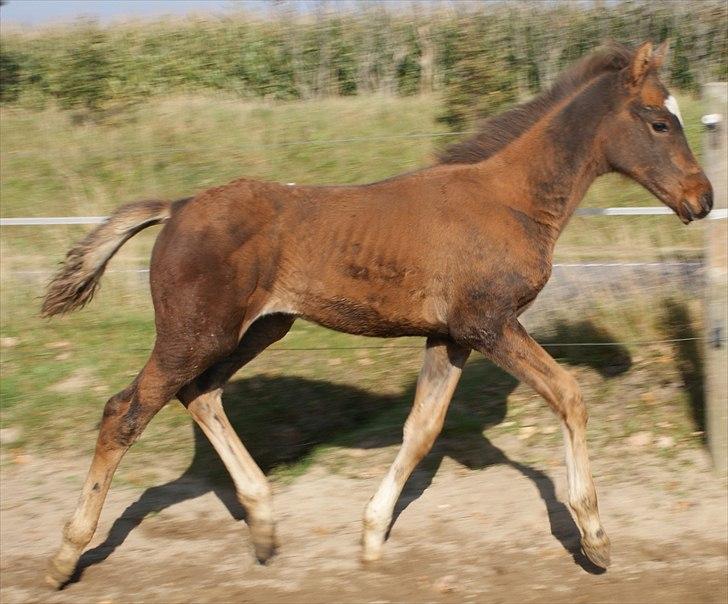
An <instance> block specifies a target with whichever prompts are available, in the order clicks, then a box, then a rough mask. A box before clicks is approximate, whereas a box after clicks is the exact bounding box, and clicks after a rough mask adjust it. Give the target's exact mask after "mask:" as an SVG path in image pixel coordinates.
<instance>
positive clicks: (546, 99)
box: [437, 43, 633, 164]
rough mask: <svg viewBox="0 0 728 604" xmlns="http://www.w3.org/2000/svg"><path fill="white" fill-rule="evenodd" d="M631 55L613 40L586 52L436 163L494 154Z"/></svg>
mask: <svg viewBox="0 0 728 604" xmlns="http://www.w3.org/2000/svg"><path fill="white" fill-rule="evenodd" d="M632 55H633V51H632V50H630V49H629V48H627V47H626V46H624V45H622V44H617V43H610V44H608V45H606V46H604V47H602V48H600V49H598V50H596V51H595V52H593V53H591V54H590V55H587V56H586V57H584V58H583V59H581V60H580V61H579V62H577V63H576V64H575V65H573V66H572V67H570V68H569V69H568V70H567V71H565V72H564V73H563V74H562V75H561V76H559V78H558V79H557V80H556V82H555V83H554V85H553V86H552V87H551V88H549V89H548V90H547V91H546V92H544V93H542V94H540V95H539V96H537V97H536V98H534V99H531V100H530V101H528V102H526V103H523V104H521V105H518V106H516V107H514V108H513V109H509V110H508V111H505V112H503V113H500V114H498V115H495V116H493V117H490V118H488V119H486V120H485V121H484V122H482V124H481V125H480V127H479V129H478V132H477V133H476V134H474V135H473V136H471V137H470V138H468V139H466V140H464V141H461V142H458V143H455V144H453V145H451V146H449V147H447V148H446V149H444V150H443V151H441V152H440V153H439V154H438V157H437V159H438V163H441V164H474V163H476V162H479V161H483V160H484V159H487V158H489V157H491V156H492V155H495V154H496V153H497V152H498V151H500V150H501V149H503V148H504V147H505V146H506V145H507V144H508V143H510V142H512V141H514V140H515V139H517V138H518V137H519V136H521V134H523V133H524V132H526V131H527V130H528V129H529V128H530V127H531V126H533V124H535V123H536V122H537V121H538V120H539V119H540V118H541V116H543V115H544V114H545V113H546V112H548V110H549V109H550V108H551V107H552V106H553V105H554V104H556V103H558V102H559V101H561V100H562V99H564V98H566V97H568V96H569V95H571V94H573V92H574V91H575V90H577V89H579V88H580V87H582V86H583V85H584V84H585V83H586V82H588V81H590V80H592V79H593V78H595V77H597V76H598V75H601V74H602V73H605V72H608V71H619V70H621V69H623V68H624V67H626V66H627V65H629V62H630V59H631V58H632Z"/></svg>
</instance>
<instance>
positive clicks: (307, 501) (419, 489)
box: [0, 436, 728, 604]
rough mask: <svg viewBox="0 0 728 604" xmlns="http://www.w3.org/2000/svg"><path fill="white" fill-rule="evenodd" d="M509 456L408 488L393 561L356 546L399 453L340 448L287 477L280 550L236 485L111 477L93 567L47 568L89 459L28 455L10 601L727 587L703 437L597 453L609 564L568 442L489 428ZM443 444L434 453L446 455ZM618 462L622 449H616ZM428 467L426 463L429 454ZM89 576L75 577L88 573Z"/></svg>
mask: <svg viewBox="0 0 728 604" xmlns="http://www.w3.org/2000/svg"><path fill="white" fill-rule="evenodd" d="M492 444H493V447H494V449H496V450H499V451H500V452H502V455H503V457H502V458H501V460H502V459H507V460H508V463H505V464H503V463H501V464H493V465H489V466H487V467H485V468H483V469H475V470H473V469H469V468H467V467H465V466H462V465H460V464H459V463H457V462H455V461H453V460H452V459H450V458H449V457H447V456H445V457H444V458H442V461H441V463H440V464H439V468H435V470H436V471H434V470H432V469H430V470H426V469H420V470H418V471H417V472H416V473H415V474H414V475H413V478H412V479H411V481H410V482H409V483H408V486H407V487H406V489H405V492H404V495H403V498H402V502H401V504H400V507H399V510H400V511H401V513H400V515H399V517H398V519H397V520H396V522H395V524H394V527H393V529H392V532H391V535H390V539H389V541H388V543H387V545H386V550H385V557H384V559H383V560H382V561H381V562H380V563H378V564H376V565H374V566H371V567H363V566H362V565H361V564H360V563H359V561H358V553H359V531H360V517H361V513H362V511H363V508H364V505H365V504H366V502H367V500H368V498H369V497H370V496H371V495H372V493H373V492H374V490H375V489H376V486H377V484H378V481H379V478H380V477H381V474H382V473H383V472H384V469H385V467H386V464H387V463H388V461H389V460H390V459H391V458H392V457H393V455H394V449H393V448H391V447H388V448H384V449H377V450H364V449H350V450H344V451H341V452H338V453H337V455H340V456H344V457H345V458H346V462H347V463H346V466H347V472H346V473H341V472H336V471H332V469H331V468H332V466H331V464H328V465H327V464H324V463H318V464H316V465H314V466H312V467H311V468H309V469H308V471H307V472H306V473H305V474H303V475H301V476H299V477H297V478H295V479H294V480H292V481H291V482H287V483H284V482H278V483H276V484H275V487H274V492H275V505H276V513H277V517H278V538H279V542H280V549H279V553H278V555H277V556H276V557H275V558H274V559H273V560H272V562H271V563H269V564H268V565H267V566H260V565H258V564H256V563H255V562H254V561H253V557H252V555H251V548H250V542H249V538H248V533H247V528H246V526H245V523H244V521H243V520H242V517H243V513H242V510H241V509H240V508H239V506H238V505H237V503H236V502H235V499H234V496H233V494H232V492H231V491H230V489H229V488H228V487H227V485H214V484H212V483H207V482H205V481H204V480H202V479H199V478H196V477H191V476H189V475H188V474H183V476H182V477H178V476H174V475H172V476H169V479H170V480H168V481H167V482H166V484H165V481H164V480H161V481H160V482H159V484H158V485H157V486H153V487H150V488H148V489H146V490H145V489H138V488H133V487H129V486H125V485H118V484H115V485H114V486H113V487H112V490H111V492H110V495H109V499H108V501H107V504H106V506H105V508H104V511H103V514H102V517H101V521H100V524H99V529H98V531H97V534H96V536H95V537H94V540H93V541H92V543H91V546H90V549H89V552H87V553H86V554H85V555H84V557H83V558H82V561H81V572H80V579H79V580H77V581H76V582H74V583H72V584H70V585H68V586H67V587H66V588H65V589H64V590H63V591H61V592H53V591H50V590H48V589H47V588H46V587H44V586H43V584H42V579H43V575H44V570H45V565H46V563H47V558H48V556H49V555H50V554H51V553H52V552H53V551H54V549H55V548H56V546H57V545H58V542H59V537H60V531H61V527H62V525H63V523H64V521H65V520H66V519H67V516H68V515H69V514H70V512H71V510H72V508H73V506H74V504H75V501H76V498H77V496H78V492H79V489H80V485H81V481H82V477H83V474H84V472H85V469H86V465H87V462H88V460H86V459H78V460H71V461H68V460H48V459H40V458H37V457H28V456H26V457H25V458H24V459H22V460H20V461H21V462H22V463H17V461H18V460H16V462H13V461H12V460H8V459H7V457H6V459H5V463H4V464H3V466H2V507H1V510H0V511H1V521H2V522H1V525H0V528H1V533H0V535H1V541H0V546H1V547H0V552H1V560H0V564H1V573H2V585H1V591H0V600H2V602H3V603H4V604H13V603H16V602H49V603H52V602H98V603H101V602H106V603H109V602H132V601H133V602H170V603H171V602H291V603H294V602H296V603H297V602H337V603H338V602H342V603H344V602H370V603H385V602H415V601H416V602H423V601H432V602H470V601H472V602H489V603H492V604H496V603H499V602H504V603H505V602H519V603H520V602H550V603H553V602H570V603H582V602H583V603H586V602H589V603H591V602H621V603H627V602H639V603H647V602H659V603H661V604H665V603H668V602H680V603H691V602H726V601H727V598H728V548H727V541H728V540H727V535H728V507H727V501H726V483H725V482H724V481H720V480H717V479H716V478H715V477H714V475H713V474H712V473H711V471H710V468H709V465H708V462H707V460H706V458H705V456H704V454H703V453H702V452H701V451H697V450H690V451H684V452H682V453H680V455H679V457H678V458H675V459H671V460H669V461H667V460H665V459H664V458H663V457H661V456H660V455H658V454H657V453H656V452H649V451H648V452H645V451H641V452H639V453H635V452H631V451H629V450H621V451H617V452H615V453H614V455H613V456H610V459H606V458H605V459H595V460H594V463H593V470H594V474H595V476H596V478H597V486H598V489H599V495H600V505H601V510H602V519H603V522H604V525H605V528H606V530H607V532H608V533H609V534H610V536H611V539H612V561H613V564H612V567H611V568H610V569H609V571H607V572H599V571H598V569H595V568H594V567H592V566H590V564H589V563H588V561H586V560H585V559H584V558H583V556H582V555H581V554H580V553H579V552H578V548H577V543H578V532H577V529H576V526H575V525H574V523H573V521H572V519H571V516H570V515H569V513H568V511H567V509H566V507H565V506H564V505H563V503H561V502H562V501H564V500H565V499H564V493H565V472H564V469H563V467H562V464H561V463H560V456H561V451H560V449H558V450H557V449H553V450H551V449H550V448H549V450H547V451H546V452H545V453H546V454H548V455H550V457H548V458H547V459H546V461H545V462H544V463H543V464H542V465H541V466H540V467H538V466H536V465H535V464H531V465H529V464H527V463H525V462H521V461H517V460H519V459H523V457H524V455H523V450H524V447H523V443H521V442H520V441H518V439H515V438H513V437H509V436H503V437H502V438H501V439H494V440H493V443H492ZM436 453H437V450H436V451H435V454H436ZM615 460H621V461H615ZM424 466H425V468H426V467H427V463H425V464H424ZM77 578H78V577H77Z"/></svg>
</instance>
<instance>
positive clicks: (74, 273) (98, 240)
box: [41, 201, 172, 317]
mask: <svg viewBox="0 0 728 604" xmlns="http://www.w3.org/2000/svg"><path fill="white" fill-rule="evenodd" d="M171 215H172V204H171V203H170V202H167V201H140V202H137V203H130V204H128V205H125V206H122V207H120V208H119V209H118V210H116V211H115V212H114V213H113V214H112V215H111V216H109V217H108V218H107V219H106V220H105V221H104V222H103V224H100V225H99V226H97V227H96V228H95V229H94V230H93V231H91V232H90V233H89V234H88V235H86V237H85V238H84V239H83V240H82V241H79V242H78V243H77V244H76V245H74V246H73V247H72V248H71V249H70V250H68V253H67V254H66V260H65V261H64V262H63V266H62V267H61V268H60V269H59V270H58V272H57V273H56V274H55V275H54V277H53V278H52V279H51V281H50V282H49V283H48V287H47V288H46V294H45V297H44V299H43V306H42V308H41V315H42V316H44V317H51V316H53V315H60V314H64V313H67V312H70V311H72V310H76V309H77V308H83V307H84V306H85V305H86V304H88V303H89V302H90V301H91V298H93V295H94V293H95V292H96V288H97V287H98V285H99V280H100V279H101V275H103V274H104V269H106V264H107V263H108V261H109V260H110V259H111V257H112V256H113V255H114V254H115V253H116V252H117V251H118V249H119V248H120V247H121V246H122V245H124V243H125V242H126V241H127V239H130V238H131V237H133V236H134V235H136V234H137V233H138V232H139V231H141V230H142V229H145V228H147V227H149V226H152V225H153V224H159V223H161V222H166V221H167V220H168V219H169V217H170V216H171Z"/></svg>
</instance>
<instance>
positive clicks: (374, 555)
mask: <svg viewBox="0 0 728 604" xmlns="http://www.w3.org/2000/svg"><path fill="white" fill-rule="evenodd" d="M359 559H360V560H361V563H362V564H363V565H365V566H367V565H371V564H374V563H375V562H379V561H380V560H381V559H382V548H381V547H378V548H374V547H368V548H364V549H362V552H361V556H360V557H359Z"/></svg>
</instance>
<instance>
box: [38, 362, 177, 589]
mask: <svg viewBox="0 0 728 604" xmlns="http://www.w3.org/2000/svg"><path fill="white" fill-rule="evenodd" d="M184 381H186V380H185V378H184V377H183V376H182V375H181V374H170V372H169V371H164V370H162V369H161V368H160V365H159V363H158V360H157V357H156V356H155V354H154V353H153V354H152V356H151V358H150V359H149V361H148V362H147V364H146V365H145V367H144V369H142V371H141V372H140V373H139V375H138V376H137V378H136V379H135V380H134V382H133V383H132V384H131V385H130V386H129V387H128V388H126V389H125V390H123V391H121V392H119V393H118V394H116V395H114V396H113V397H111V398H110V399H109V401H108V402H107V403H106V406H105V407H104V414H103V417H102V419H101V427H100V429H99V436H98V439H97V442H96V451H95V453H94V457H93V461H92V462H91V468H90V469H89V472H88V476H87V477H86V482H85V483H84V486H83V490H82V492H81V498H80V499H79V501H78V504H77V506H76V510H75V512H74V514H73V517H72V518H71V520H70V521H69V522H68V523H67V524H66V526H65V527H64V529H63V540H62V542H61V547H60V549H59V550H58V552H57V553H56V555H55V556H54V557H53V559H52V560H51V563H50V568H49V570H48V575H47V576H46V582H47V583H48V584H49V585H51V586H53V587H61V586H63V584H64V583H65V582H66V581H68V579H69V578H70V577H71V575H72V574H73V571H74V570H75V568H76V563H77V562H78V559H79V557H80V556H81V552H82V551H83V549H84V548H85V547H86V545H88V542H89V541H90V540H91V537H93V534H94V532H95V530H96V525H97V523H98V520H99V515H100V513H101V507H102V506H103V503H104V499H105V498H106V493H107V492H108V490H109V486H110V485H111V479H112V478H113V476H114V471H115V470H116V467H117V466H118V465H119V462H120V461H121V458H122V457H123V456H124V453H126V451H127V450H128V449H129V447H130V446H131V444H132V443H133V442H134V441H135V440H136V439H137V438H138V437H139V435H140V434H141V433H142V431H143V430H144V428H145V427H146V425H147V424H148V423H149V420H151V419H152V417H154V415H155V414H156V413H157V411H159V410H160V409H161V408H162V407H163V406H164V405H165V403H166V402H167V401H169V400H170V399H171V398H172V397H173V396H174V394H175V392H176V391H177V390H178V389H179V388H180V386H181V385H182V384H183V383H184Z"/></svg>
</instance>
